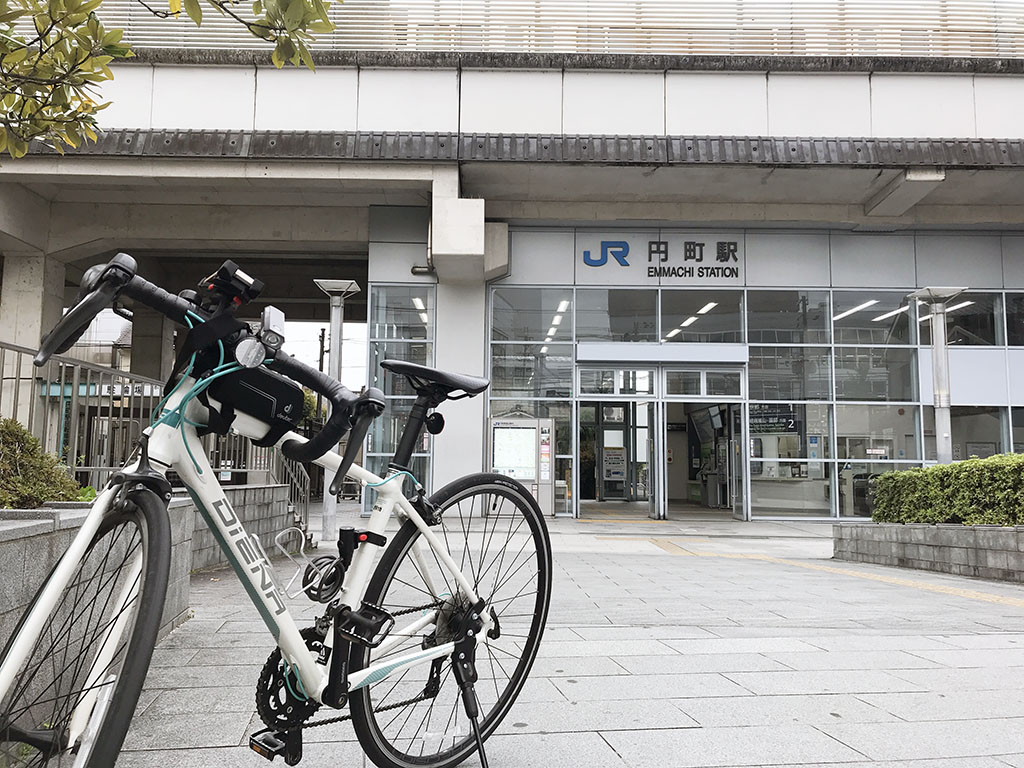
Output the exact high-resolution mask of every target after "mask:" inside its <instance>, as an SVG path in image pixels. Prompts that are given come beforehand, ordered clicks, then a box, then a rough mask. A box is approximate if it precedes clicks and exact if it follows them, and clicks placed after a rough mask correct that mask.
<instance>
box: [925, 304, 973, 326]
mask: <svg viewBox="0 0 1024 768" xmlns="http://www.w3.org/2000/svg"><path fill="white" fill-rule="evenodd" d="M973 303H974V302H973V301H961V302H960V303H959V304H954V305H953V306H952V307H946V314H947V315H948V314H949V313H950V312H955V311H956V310H958V309H963V308H964V307H969V306H971V304H973ZM934 316H935V315H934V314H931V315H925V316H924V317H922V318H921V319H920V320H918V322H919V323H923V322H924V321H925V320H931V319H932V318H933V317H934Z"/></svg>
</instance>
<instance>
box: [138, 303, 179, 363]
mask: <svg viewBox="0 0 1024 768" xmlns="http://www.w3.org/2000/svg"><path fill="white" fill-rule="evenodd" d="M174 328H175V326H174V323H172V322H171V321H170V320H168V319H167V318H166V317H164V316H163V315H161V314H159V313H157V312H154V311H153V310H151V309H146V308H145V307H138V306H136V308H135V310H134V317H133V319H132V362H131V370H132V373H137V374H139V375H141V376H149V377H150V378H153V379H159V380H160V381H165V380H166V379H167V377H168V376H170V375H171V368H172V367H173V365H174Z"/></svg>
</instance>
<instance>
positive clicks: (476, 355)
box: [433, 280, 490, 489]
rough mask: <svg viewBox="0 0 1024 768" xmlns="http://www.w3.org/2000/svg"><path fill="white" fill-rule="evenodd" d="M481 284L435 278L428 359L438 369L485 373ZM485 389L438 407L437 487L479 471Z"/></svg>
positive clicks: (484, 294)
mask: <svg viewBox="0 0 1024 768" xmlns="http://www.w3.org/2000/svg"><path fill="white" fill-rule="evenodd" d="M486 299H487V286H486V285H485V284H484V282H483V281H482V280H480V281H478V282H473V283H455V282H445V281H443V280H442V281H440V282H439V283H438V284H437V325H436V333H435V335H434V359H435V363H436V367H438V368H441V369H442V370H447V371H455V372H456V373H465V374H469V375H471V376H489V375H490V371H489V370H488V368H489V366H488V364H487V335H486V333H487V322H486V316H485V312H486V305H487V301H486ZM486 407H487V393H486V392H484V393H483V394H481V395H478V396H476V397H473V398H467V399H465V400H459V401H457V402H454V403H445V404H444V405H442V406H441V408H440V409H439V410H440V411H441V412H442V413H443V414H444V418H445V430H444V432H443V433H442V434H441V435H440V436H439V437H438V438H437V440H436V442H435V443H434V483H433V487H434V488H435V489H436V488H440V487H441V486H442V485H444V484H445V483H447V482H449V481H451V480H454V479H455V478H457V477H461V476H462V475H466V474H470V473H472V472H480V471H482V470H483V467H484V449H485V446H486V441H485V439H484V436H485V424H484V414H485V413H486V412H487V410H486Z"/></svg>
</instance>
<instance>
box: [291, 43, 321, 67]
mask: <svg viewBox="0 0 1024 768" xmlns="http://www.w3.org/2000/svg"><path fill="white" fill-rule="evenodd" d="M295 47H296V48H297V49H298V51H299V58H300V59H301V60H302V63H303V64H305V65H306V68H307V69H310V70H312V71H313V72H315V71H316V67H315V66H314V65H313V57H312V56H311V55H310V53H309V48H307V47H306V46H305V45H303V44H302V43H299V42H296V43H295Z"/></svg>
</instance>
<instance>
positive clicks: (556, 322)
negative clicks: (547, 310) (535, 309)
mask: <svg viewBox="0 0 1024 768" xmlns="http://www.w3.org/2000/svg"><path fill="white" fill-rule="evenodd" d="M551 324H552V325H561V324H562V316H561V315H555V316H554V317H553V318H551Z"/></svg>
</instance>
